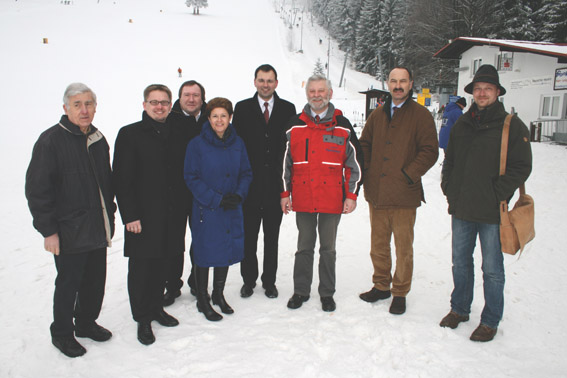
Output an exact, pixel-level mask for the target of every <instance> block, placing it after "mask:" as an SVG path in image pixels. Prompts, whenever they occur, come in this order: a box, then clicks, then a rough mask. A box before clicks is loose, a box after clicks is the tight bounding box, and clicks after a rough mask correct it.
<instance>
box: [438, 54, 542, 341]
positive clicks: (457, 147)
mask: <svg viewBox="0 0 567 378" xmlns="http://www.w3.org/2000/svg"><path fill="white" fill-rule="evenodd" d="M465 92H466V93H469V94H472V95H473V100H474V103H473V104H472V106H471V108H470V109H469V110H468V111H467V112H466V113H465V114H464V115H463V116H462V117H460V118H459V119H458V120H457V122H456V123H455V125H454V126H453V130H452V131H451V135H450V137H449V144H448V147H447V154H446V156H445V161H444V162H443V171H442V180H441V188H442V190H443V193H444V194H445V196H446V197H447V202H448V203H449V214H451V216H452V232H453V237H452V261H453V269H452V270H453V283H454V289H453V292H452V294H451V311H450V312H449V314H448V315H447V316H445V317H444V318H443V319H442V320H441V323H440V326H441V327H449V328H453V329H454V328H456V327H457V326H458V325H459V323H461V322H466V321H468V320H469V314H470V311H471V304H472V300H473V291H474V265H473V261H474V260H473V252H474V248H475V245H476V240H477V236H478V238H479V240H480V246H481V251H482V271H483V279H484V285H483V287H484V299H485V306H484V309H483V311H482V314H481V317H480V325H479V326H478V327H477V328H476V330H475V331H474V332H473V333H472V335H471V337H470V339H471V340H473V341H490V340H492V339H493V338H494V336H495V335H496V332H497V328H498V325H499V322H500V320H501V319H502V313H503V310H504V281H505V275H504V257H503V255H502V248H501V243H500V202H501V201H509V200H510V199H511V198H512V196H513V194H514V192H515V191H516V190H517V189H518V188H519V187H520V186H521V185H522V184H523V183H524V182H525V181H526V180H527V178H528V176H529V175H530V173H531V169H532V152H531V147H530V143H529V131H528V128H527V127H526V126H525V125H524V123H523V122H522V121H521V120H520V119H519V118H518V117H517V116H514V117H513V118H512V119H511V122H510V129H509V140H508V147H507V161H506V164H505V174H504V175H500V174H499V173H500V150H501V140H502V129H503V125H504V120H505V118H506V116H507V115H508V113H507V112H506V111H505V109H504V105H503V104H502V103H501V102H500V101H498V97H499V96H503V95H504V94H505V93H506V90H505V89H504V88H503V87H502V86H501V85H500V80H499V76H498V72H497V71H496V69H495V68H494V67H493V66H491V65H483V66H481V67H480V68H479V69H478V71H477V72H476V74H475V76H474V78H473V81H472V82H471V83H469V84H468V85H467V86H466V87H465Z"/></svg>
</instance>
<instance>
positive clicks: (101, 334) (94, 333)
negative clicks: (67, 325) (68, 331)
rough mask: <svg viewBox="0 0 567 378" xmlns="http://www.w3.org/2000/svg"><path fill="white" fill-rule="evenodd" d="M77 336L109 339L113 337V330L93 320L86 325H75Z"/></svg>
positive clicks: (96, 339) (101, 339)
mask: <svg viewBox="0 0 567 378" xmlns="http://www.w3.org/2000/svg"><path fill="white" fill-rule="evenodd" d="M75 336H77V337H88V338H89V339H92V340H94V341H107V340H109V339H110V338H111V337H112V332H110V331H109V330H107V329H106V328H104V327H101V326H99V325H98V324H96V322H92V323H88V324H86V325H85V324H81V325H79V326H78V325H75Z"/></svg>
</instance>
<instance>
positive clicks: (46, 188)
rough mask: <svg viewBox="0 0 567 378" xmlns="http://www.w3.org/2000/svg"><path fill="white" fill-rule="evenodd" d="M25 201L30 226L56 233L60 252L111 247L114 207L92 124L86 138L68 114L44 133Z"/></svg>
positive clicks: (106, 160) (103, 150) (100, 141)
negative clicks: (31, 220) (30, 218)
mask: <svg viewBox="0 0 567 378" xmlns="http://www.w3.org/2000/svg"><path fill="white" fill-rule="evenodd" d="M101 195H102V197H103V198H104V208H103V202H102V200H101ZM26 198H27V199H28V205H29V208H30V211H31V214H32V216H33V225H34V227H35V228H36V229H37V230H38V231H39V232H40V233H41V234H42V235H43V236H44V237H47V236H51V235H53V234H55V233H57V234H59V247H60V251H61V253H62V254H70V253H81V252H89V251H92V250H95V249H100V248H105V247H107V246H109V245H110V239H111V238H112V235H113V234H114V212H115V211H116V205H115V204H114V195H113V194H112V185H111V172H110V157H109V148H108V143H107V142H106V139H105V138H104V136H103V135H102V133H101V132H100V131H98V130H97V129H96V128H95V127H94V126H92V125H91V131H90V132H89V133H88V135H85V134H83V133H82V132H81V130H80V128H79V127H78V126H77V125H75V124H73V123H71V121H69V118H68V117H67V116H66V115H64V116H63V117H61V121H60V122H59V124H57V125H55V126H53V127H51V128H49V129H47V130H46V131H44V132H43V133H42V134H41V135H40V137H39V139H38V140H37V142H36V144H35V146H34V148H33V153H32V158H31V162H30V165H29V167H28V170H27V173H26Z"/></svg>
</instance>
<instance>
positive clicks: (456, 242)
mask: <svg viewBox="0 0 567 378" xmlns="http://www.w3.org/2000/svg"><path fill="white" fill-rule="evenodd" d="M452 228H453V283H454V285H455V288H454V289H453V293H452V294H451V310H452V311H454V312H456V313H457V314H459V315H463V316H464V315H468V314H469V313H470V312H471V304H472V301H473V292H474V260H473V252H474V247H475V245H476V239H477V235H478V238H479V239H480V247H481V251H482V274H483V280H484V309H483V310H482V314H481V316H480V322H481V324H485V325H487V326H489V327H490V328H497V327H498V323H499V322H500V320H501V319H502V313H503V311H504V257H503V255H502V251H501V247H500V226H499V225H498V224H488V223H476V222H468V221H464V220H462V219H458V218H456V217H455V216H453V218H452Z"/></svg>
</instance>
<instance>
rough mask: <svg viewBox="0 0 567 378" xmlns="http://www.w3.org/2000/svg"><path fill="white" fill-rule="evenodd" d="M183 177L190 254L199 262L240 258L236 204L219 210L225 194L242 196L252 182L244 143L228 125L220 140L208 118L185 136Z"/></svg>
mask: <svg viewBox="0 0 567 378" xmlns="http://www.w3.org/2000/svg"><path fill="white" fill-rule="evenodd" d="M185 181H186V183H187V186H188V187H189V189H190V190H191V193H193V210H192V215H191V217H192V226H191V237H192V247H193V253H194V256H193V257H194V259H195V263H196V264H197V266H200V267H221V266H229V265H232V264H236V263H238V262H240V261H241V260H242V259H243V258H244V220H243V216H242V205H241V204H240V205H238V207H237V208H236V209H234V210H224V209H223V208H221V207H220V202H221V199H222V197H223V195H225V194H229V193H235V194H238V195H239V196H240V197H241V198H242V199H243V200H245V199H246V195H247V193H248V187H249V186H250V183H251V182H252V169H251V168H250V163H249V162H248V156H247V154H246V147H245V146H244V142H243V141H242V139H240V137H239V136H237V135H236V131H235V130H234V127H232V125H229V127H228V128H227V130H226V131H225V137H224V138H223V140H221V139H220V138H218V137H217V135H216V134H215V132H214V131H213V129H212V128H211V125H210V124H209V122H206V123H205V124H204V125H203V130H202V131H201V135H200V136H198V137H197V138H195V139H193V140H191V142H189V145H188V146H187V153H186V156H185Z"/></svg>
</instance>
